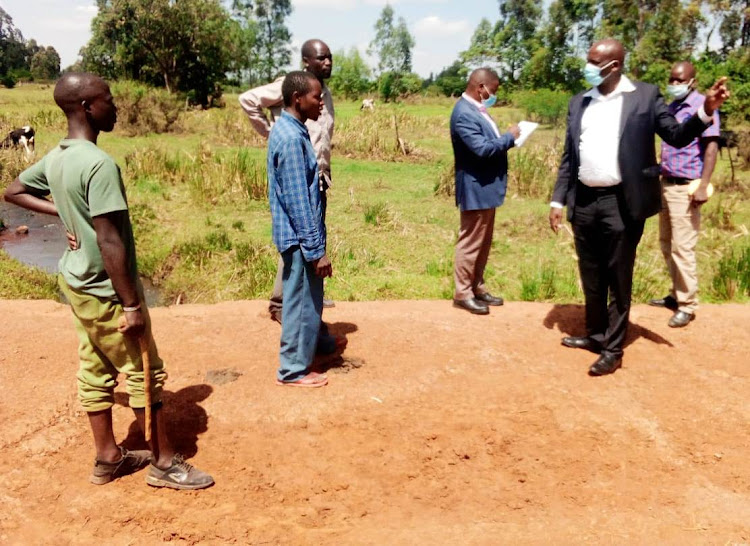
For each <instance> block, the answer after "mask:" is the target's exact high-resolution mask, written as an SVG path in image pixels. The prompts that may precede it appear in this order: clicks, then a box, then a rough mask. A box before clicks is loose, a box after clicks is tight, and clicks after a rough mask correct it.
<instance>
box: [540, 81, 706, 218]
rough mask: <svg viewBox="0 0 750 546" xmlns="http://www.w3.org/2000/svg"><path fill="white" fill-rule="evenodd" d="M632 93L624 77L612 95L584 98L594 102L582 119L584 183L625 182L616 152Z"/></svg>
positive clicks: (595, 185)
mask: <svg viewBox="0 0 750 546" xmlns="http://www.w3.org/2000/svg"><path fill="white" fill-rule="evenodd" d="M633 91H635V86H634V85H633V82H631V81H630V80H629V79H628V78H627V77H626V76H621V77H620V81H619V82H618V84H617V87H615V88H614V90H612V92H611V93H610V94H608V95H602V94H601V93H600V92H599V89H598V88H596V87H594V88H593V89H590V90H589V91H587V92H586V93H585V94H584V95H583V96H584V97H590V98H591V103H590V104H589V105H588V107H587V108H586V110H585V111H584V112H583V116H582V117H581V140H580V142H579V144H578V153H579V157H580V165H579V167H578V178H579V180H580V181H581V183H582V184H585V185H586V186H590V187H592V188H605V187H609V186H616V185H617V184H619V183H621V182H622V176H621V174H620V163H619V162H618V160H617V153H618V151H619V149H620V121H621V117H622V103H623V93H632V92H633ZM698 117H700V119H701V120H702V121H703V122H704V123H706V124H708V123H710V121H711V118H710V117H709V116H708V115H707V114H706V111H705V110H704V109H703V107H701V108H700V110H699V111H698ZM550 206H551V207H553V208H557V209H561V208H563V204H562V203H558V202H557V201H552V202H551V203H550Z"/></svg>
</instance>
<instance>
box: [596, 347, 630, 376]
mask: <svg viewBox="0 0 750 546" xmlns="http://www.w3.org/2000/svg"><path fill="white" fill-rule="evenodd" d="M620 366H622V357H621V356H616V355H613V354H611V353H606V354H603V355H601V356H600V357H599V358H597V359H596V362H594V363H593V364H592V365H591V367H590V368H589V375H593V376H599V375H607V374H611V373H615V370H616V369H617V368H619V367H620Z"/></svg>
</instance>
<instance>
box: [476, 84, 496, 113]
mask: <svg viewBox="0 0 750 546" xmlns="http://www.w3.org/2000/svg"><path fill="white" fill-rule="evenodd" d="M482 87H484V85H482ZM484 88H485V90H487V88H486V87H484ZM487 93H488V94H489V90H487ZM479 98H480V99H481V98H482V91H481V89H480V91H479ZM496 102H497V95H490V96H489V97H487V98H486V99H482V106H484V107H485V108H492V107H493V106H495V103H496Z"/></svg>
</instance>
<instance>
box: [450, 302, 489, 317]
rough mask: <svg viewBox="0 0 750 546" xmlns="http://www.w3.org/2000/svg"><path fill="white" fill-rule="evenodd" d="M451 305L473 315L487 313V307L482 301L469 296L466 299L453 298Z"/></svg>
mask: <svg viewBox="0 0 750 546" xmlns="http://www.w3.org/2000/svg"><path fill="white" fill-rule="evenodd" d="M453 307H458V308H459V309H466V310H467V311H468V312H469V313H472V314H474V315H489V314H490V310H489V308H488V307H487V306H486V305H485V304H484V303H482V302H479V301H477V300H475V299H474V298H469V299H468V300H453Z"/></svg>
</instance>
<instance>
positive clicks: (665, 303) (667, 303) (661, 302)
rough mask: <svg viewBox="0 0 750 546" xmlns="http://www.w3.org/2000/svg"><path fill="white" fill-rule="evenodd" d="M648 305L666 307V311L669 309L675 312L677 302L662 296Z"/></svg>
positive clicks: (669, 297) (670, 297)
mask: <svg viewBox="0 0 750 546" xmlns="http://www.w3.org/2000/svg"><path fill="white" fill-rule="evenodd" d="M648 304H649V305H652V306H653V307H666V308H667V309H671V310H672V311H677V307H678V305H677V300H676V299H674V298H673V297H672V296H664V297H663V298H660V299H658V300H651V301H649V302H648Z"/></svg>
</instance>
